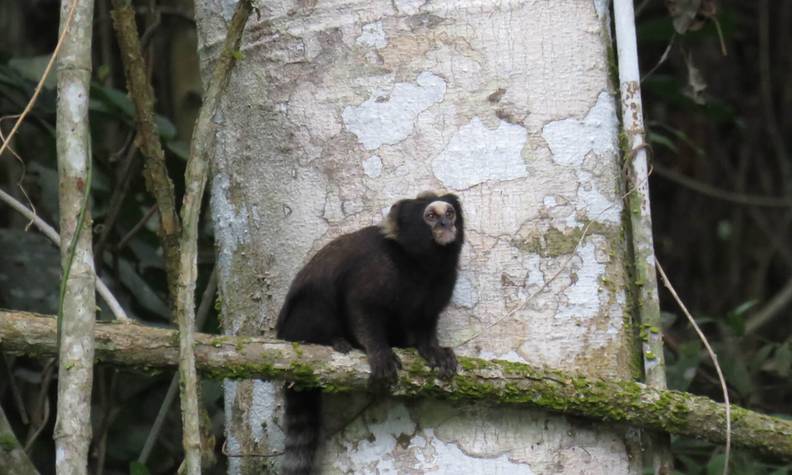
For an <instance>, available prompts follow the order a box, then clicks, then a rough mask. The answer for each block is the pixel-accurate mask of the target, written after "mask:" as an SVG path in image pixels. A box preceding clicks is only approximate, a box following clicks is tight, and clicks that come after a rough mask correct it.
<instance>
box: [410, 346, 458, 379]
mask: <svg viewBox="0 0 792 475" xmlns="http://www.w3.org/2000/svg"><path fill="white" fill-rule="evenodd" d="M418 352H419V353H420V354H421V356H422V357H423V358H424V359H425V360H426V362H427V363H428V364H429V367H430V368H432V369H436V370H437V372H438V376H440V379H451V378H452V377H454V375H455V374H456V372H457V359H456V355H454V350H452V349H451V348H447V347H444V346H435V347H429V348H423V349H419V351H418Z"/></svg>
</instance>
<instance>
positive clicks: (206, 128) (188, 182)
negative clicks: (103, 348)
mask: <svg viewBox="0 0 792 475" xmlns="http://www.w3.org/2000/svg"><path fill="white" fill-rule="evenodd" d="M251 10H252V7H251V4H250V1H249V0H240V1H239V2H238V3H237V7H236V10H235V11H234V16H233V17H232V19H231V22H230V23H229V24H228V33H227V35H226V38H225V43H224V44H223V50H222V51H221V53H220V56H219V57H218V58H217V59H216V60H215V65H214V69H213V71H212V76H211V78H210V80H209V86H208V88H207V91H206V94H205V95H204V102H203V104H202V105H201V110H200V112H199V113H198V119H197V120H196V122H195V129H194V130H193V135H192V141H191V143H190V158H189V160H188V161H187V169H186V170H185V172H184V186H185V193H184V202H183V204H182V208H181V219H182V233H181V236H180V239H179V249H180V251H181V255H180V256H179V267H178V274H177V275H178V285H177V296H176V302H175V309H176V320H177V322H178V324H179V353H180V357H179V378H180V382H181V409H182V424H183V428H182V444H183V445H184V452H185V460H184V462H185V467H186V471H187V473H188V474H189V475H199V474H200V473H201V431H200V424H199V419H200V415H199V413H198V376H197V374H196V371H195V355H194V354H193V344H194V341H193V335H194V332H195V280H196V277H197V274H198V218H199V215H200V212H201V201H202V199H203V193H204V188H205V187H206V181H207V178H208V176H209V156H210V153H211V149H212V145H213V143H214V134H215V125H214V124H213V123H212V117H213V116H214V115H215V112H216V111H217V106H218V104H219V103H220V98H221V95H222V93H223V91H224V90H225V88H226V85H227V84H228V80H229V78H230V76H231V70H232V68H233V66H234V64H235V63H236V58H237V54H238V51H239V47H240V44H241V42H242V32H243V31H244V29H245V24H246V23H247V19H248V17H249V16H250V12H251Z"/></svg>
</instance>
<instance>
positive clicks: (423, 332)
mask: <svg viewBox="0 0 792 475" xmlns="http://www.w3.org/2000/svg"><path fill="white" fill-rule="evenodd" d="M437 201H442V202H444V203H448V204H450V205H451V206H453V209H451V210H450V211H448V213H447V215H444V216H438V215H437V214H436V213H433V212H432V211H433V209H434V208H435V207H432V208H428V207H429V205H430V204H431V203H433V202H437ZM444 203H439V204H438V205H439V206H436V207H437V208H438V209H441V208H448V206H446V205H445V204H444ZM427 216H429V217H430V218H431V219H429V218H427ZM433 231H434V234H433ZM444 233H445V234H444ZM448 233H455V239H453V241H451V242H449V243H447V244H445V245H441V244H438V243H437V242H436V241H435V237H436V236H440V235H448ZM463 242H464V220H463V217H462V208H461V205H460V203H459V199H458V198H457V197H456V196H455V195H452V194H446V195H443V196H437V195H435V194H431V193H429V194H427V193H422V194H421V195H419V196H418V198H416V199H409V200H402V201H399V202H398V203H396V204H395V205H393V207H392V208H391V211H390V213H389V215H388V218H387V219H386V222H385V223H384V224H383V226H370V227H367V228H363V229H361V230H359V231H356V232H353V233H350V234H345V235H343V236H340V237H338V238H336V239H335V240H333V241H332V242H330V243H329V244H327V245H326V246H325V247H323V248H322V249H320V250H319V252H317V253H316V255H315V256H314V257H313V258H312V259H311V260H310V261H309V262H308V264H306V265H305V267H304V268H303V269H302V270H301V271H300V272H299V273H298V274H297V276H296V277H295V278H294V281H293V282H292V285H291V287H290V288H289V292H288V294H287V296H286V300H285V303H284V305H283V308H282V309H281V312H280V315H279V316H278V323H277V332H278V337H279V338H282V339H285V340H289V341H302V342H307V343H318V344H323V345H333V346H335V347H336V348H338V349H348V347H349V346H352V347H355V348H359V349H362V350H363V351H365V352H366V355H367V356H368V361H369V365H370V366H371V383H372V385H374V386H377V387H380V388H384V387H387V386H388V385H390V384H392V383H394V382H395V381H396V380H397V377H398V375H397V370H398V369H399V368H400V367H401V362H400V361H399V359H398V357H397V356H396V354H395V353H394V352H393V350H392V349H391V348H392V347H407V346H409V347H415V348H417V349H418V352H419V353H420V354H421V356H423V357H424V358H425V359H426V360H427V362H428V363H429V365H430V366H431V367H433V368H437V369H438V371H439V375H440V376H441V377H444V378H446V377H450V376H453V374H454V373H455V372H456V365H457V363H456V357H455V356H454V352H453V351H452V350H451V349H450V348H444V347H441V346H440V345H439V344H438V341H437V320H438V317H439V316H440V312H441V311H442V310H443V309H444V308H445V307H446V305H448V302H449V300H450V299H451V293H452V292H453V290H454V284H455V282H456V278H457V264H458V262H459V253H460V250H461V248H462V243H463ZM319 402H320V397H319V393H318V392H317V391H310V392H303V393H298V392H296V391H294V390H291V389H287V390H286V432H287V434H286V439H287V440H286V455H285V457H284V460H283V463H282V473H301V474H305V473H310V472H311V470H312V466H313V465H312V460H313V455H314V452H315V449H316V445H317V443H318V428H319V417H318V414H319ZM309 419H310V420H309ZM311 422H312V423H313V424H311Z"/></svg>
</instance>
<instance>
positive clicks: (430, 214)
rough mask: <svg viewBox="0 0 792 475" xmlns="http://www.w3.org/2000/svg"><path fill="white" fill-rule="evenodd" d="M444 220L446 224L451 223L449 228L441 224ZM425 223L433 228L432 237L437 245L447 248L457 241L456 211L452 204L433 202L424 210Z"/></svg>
mask: <svg viewBox="0 0 792 475" xmlns="http://www.w3.org/2000/svg"><path fill="white" fill-rule="evenodd" d="M442 218H445V220H446V222H449V221H450V223H451V224H450V225H449V226H443V225H442V224H441V221H442ZM424 221H425V222H426V224H428V225H429V226H430V227H431V228H432V237H434V240H435V242H436V243H437V244H440V245H441V246H445V245H446V244H448V243H451V242H454V240H456V226H454V222H455V221H456V210H454V207H453V206H452V205H451V204H450V203H446V202H445V201H439V200H438V201H433V202H431V203H429V206H427V207H426V209H425V210H424Z"/></svg>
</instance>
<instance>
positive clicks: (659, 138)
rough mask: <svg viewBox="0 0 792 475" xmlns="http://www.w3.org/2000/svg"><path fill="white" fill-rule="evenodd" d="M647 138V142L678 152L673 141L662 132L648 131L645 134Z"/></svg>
mask: <svg viewBox="0 0 792 475" xmlns="http://www.w3.org/2000/svg"><path fill="white" fill-rule="evenodd" d="M647 138H648V139H649V143H652V144H657V145H662V146H664V147H666V148H667V149H669V150H671V151H672V152H674V153H679V148H677V146H676V144H675V143H674V141H673V140H671V139H670V138H669V137H667V136H665V135H663V134H660V133H658V132H649V134H647Z"/></svg>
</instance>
